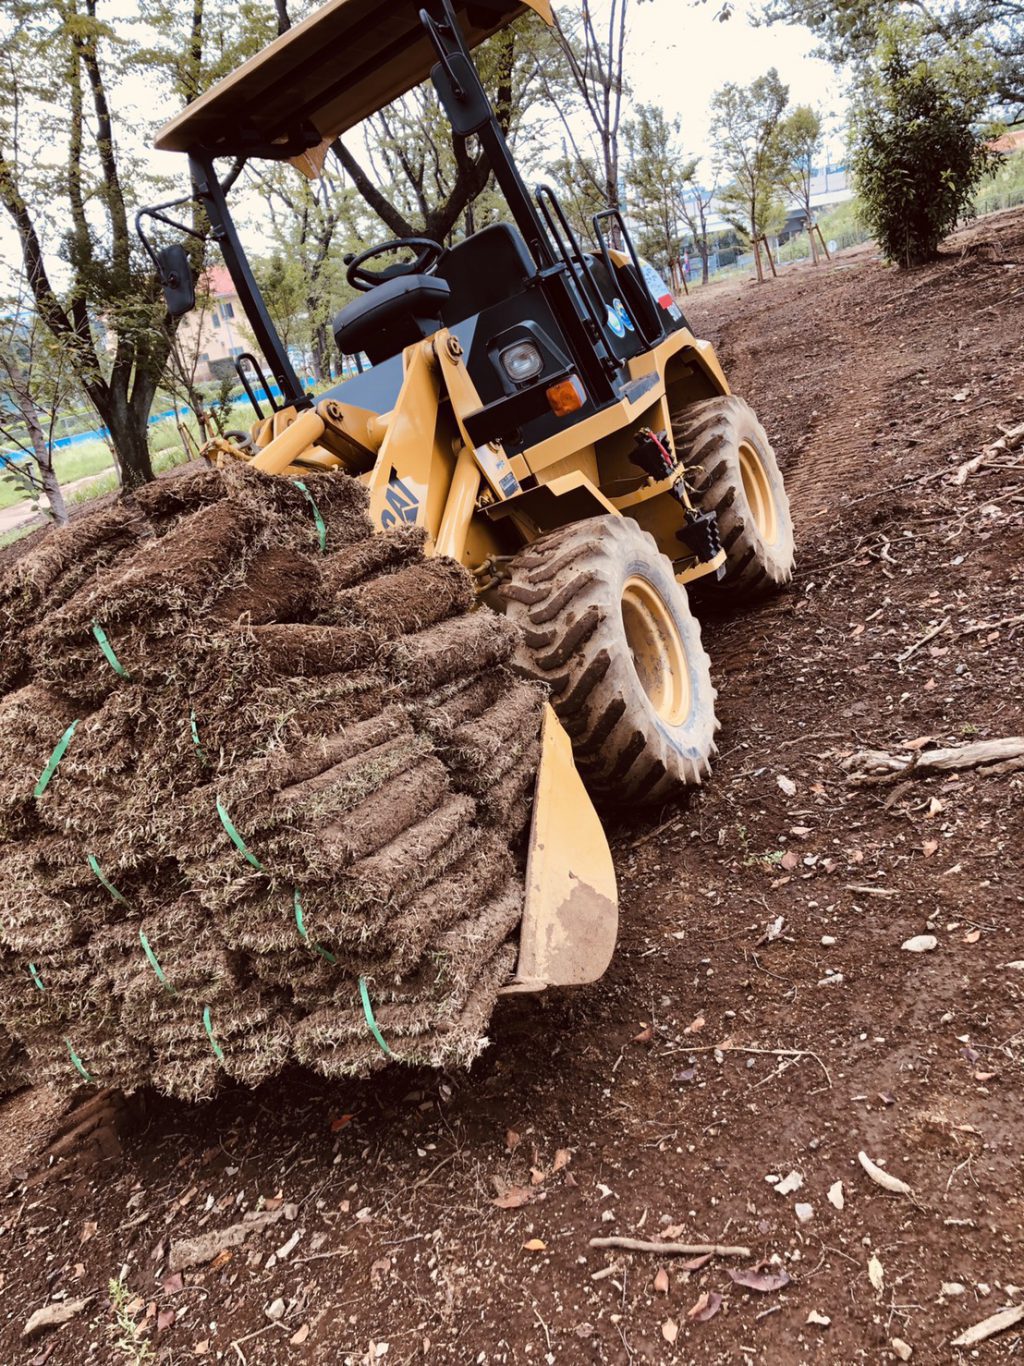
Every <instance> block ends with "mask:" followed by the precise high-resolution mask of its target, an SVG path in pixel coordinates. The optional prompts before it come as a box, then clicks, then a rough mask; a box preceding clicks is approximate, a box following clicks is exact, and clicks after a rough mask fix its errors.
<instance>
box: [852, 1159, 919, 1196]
mask: <svg viewBox="0 0 1024 1366" xmlns="http://www.w3.org/2000/svg"><path fill="white" fill-rule="evenodd" d="M857 1161H858V1162H859V1163H860V1165H861V1166H862V1167H863V1168H864V1170H865V1171H866V1172H867V1174H868V1176H870V1177H871V1180H872V1181H874V1183H875V1185H876V1186H881V1187H882V1188H883V1189H884V1190H887V1191H891V1192H892V1193H893V1195H909V1196H913V1194H914V1192H913V1190H912V1188H911V1187H910V1186H908V1185H907V1183H906V1182H905V1181H901V1180H900V1178H899V1177H898V1176H893V1174H892V1173H891V1172H887V1171H885V1169H884V1168H882V1167H880V1166H879V1165H878V1164H877V1163H876V1162H872V1161H871V1158H870V1157H868V1155H867V1153H865V1152H859V1153H858V1154H857Z"/></svg>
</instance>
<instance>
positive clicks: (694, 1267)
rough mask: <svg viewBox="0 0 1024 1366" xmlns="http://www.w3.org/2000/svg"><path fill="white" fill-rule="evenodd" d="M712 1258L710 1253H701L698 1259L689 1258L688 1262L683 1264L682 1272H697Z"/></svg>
mask: <svg viewBox="0 0 1024 1366" xmlns="http://www.w3.org/2000/svg"><path fill="white" fill-rule="evenodd" d="M713 1256H714V1253H712V1252H702V1253H701V1255H700V1256H699V1257H691V1258H690V1260H689V1261H688V1262H683V1264H682V1270H683V1271H699V1270H700V1269H701V1267H702V1266H707V1264H708V1262H710V1261H711V1258H712V1257H713Z"/></svg>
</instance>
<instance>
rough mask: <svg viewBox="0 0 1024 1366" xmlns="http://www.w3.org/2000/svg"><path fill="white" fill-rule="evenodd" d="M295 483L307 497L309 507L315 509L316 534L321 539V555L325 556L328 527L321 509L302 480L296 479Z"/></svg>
mask: <svg viewBox="0 0 1024 1366" xmlns="http://www.w3.org/2000/svg"><path fill="white" fill-rule="evenodd" d="M294 482H295V487H296V488H297V489H301V490H302V492H303V493H304V494H305V495H306V497H307V499H308V500H309V506H310V507H311V508H312V509H313V521H314V522H316V534H317V535H318V536H319V537H320V553H321V554H323V553H324V552H325V551H326V549H327V527H326V526H325V525H324V519H323V518H322V517H321V516H320V509H319V508H318V507H317V505H316V501H315V500H314V498H313V495H312V494H311V493H310V491H309V489H308V488H306V485H305V484H304V483H303V482H302V480H301V479H296V480H295V481H294Z"/></svg>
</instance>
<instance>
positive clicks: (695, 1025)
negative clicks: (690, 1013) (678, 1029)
mask: <svg viewBox="0 0 1024 1366" xmlns="http://www.w3.org/2000/svg"><path fill="white" fill-rule="evenodd" d="M706 1023H707V1021H706V1020H705V1019H704V1016H703V1015H698V1016H696V1017H695V1018H694V1019H692V1020H691V1021H690V1023H689V1024H688V1025H687V1026H686V1028H685V1029H684V1030H683V1033H684V1034H699V1033H700V1031H701V1030H702V1029H703V1028H704V1026H705V1024H706Z"/></svg>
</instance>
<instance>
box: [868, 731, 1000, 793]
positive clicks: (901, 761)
mask: <svg viewBox="0 0 1024 1366" xmlns="http://www.w3.org/2000/svg"><path fill="white" fill-rule="evenodd" d="M1017 760H1024V736H1020V735H1009V736H1006V737H1004V738H1003V739H1000V740H976V741H974V742H973V743H971V744H968V745H952V746H950V747H949V748H948V749H929V750H915V751H914V752H913V753H912V754H889V753H888V752H887V751H886V750H884V749H863V750H858V751H857V753H856V754H851V755H849V757H848V758H846V759H844V760H843V763H842V766H843V768H844V769H845V770H846V772H847V773H849V774H851V777H850V779H849V781H850V782H851V783H859V784H863V783H879V782H891V781H892V780H893V779H894V778H897V777H904V776H909V775H910V774H913V775H914V776H915V777H926V776H927V775H929V774H932V773H945V772H949V771H951V770H955V769H965V768H980V769H982V770H983V771H988V772H1008V771H1012V769H1009V768H1006V767H1003V766H1004V765H1008V764H1013V765H1014V766H1016V764H1017ZM993 765H999V767H998V768H994V767H993ZM858 770H860V771H859V772H858Z"/></svg>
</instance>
